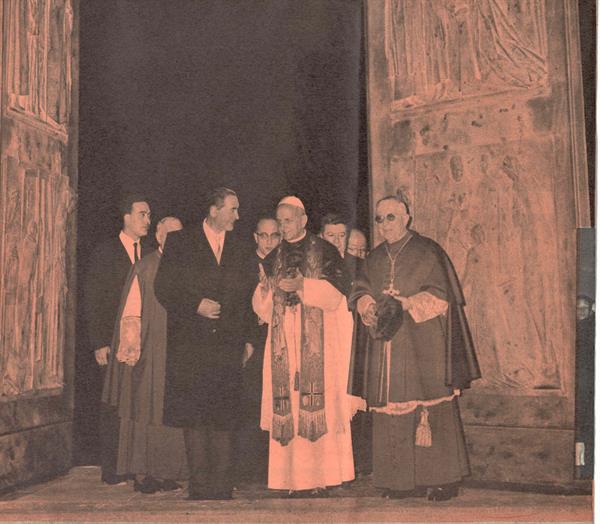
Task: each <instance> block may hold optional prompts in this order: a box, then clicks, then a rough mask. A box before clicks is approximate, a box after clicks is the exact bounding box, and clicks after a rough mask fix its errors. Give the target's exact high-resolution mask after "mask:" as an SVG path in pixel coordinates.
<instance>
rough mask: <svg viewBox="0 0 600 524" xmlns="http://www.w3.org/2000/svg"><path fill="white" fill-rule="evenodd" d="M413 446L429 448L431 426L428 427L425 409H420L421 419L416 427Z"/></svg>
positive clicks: (427, 413)
mask: <svg viewBox="0 0 600 524" xmlns="http://www.w3.org/2000/svg"><path fill="white" fill-rule="evenodd" d="M415 445H417V446H420V447H422V448H430V447H431V426H429V411H427V408H425V407H424V408H422V409H421V418H420V420H419V425H418V426H417V434H416V437H415Z"/></svg>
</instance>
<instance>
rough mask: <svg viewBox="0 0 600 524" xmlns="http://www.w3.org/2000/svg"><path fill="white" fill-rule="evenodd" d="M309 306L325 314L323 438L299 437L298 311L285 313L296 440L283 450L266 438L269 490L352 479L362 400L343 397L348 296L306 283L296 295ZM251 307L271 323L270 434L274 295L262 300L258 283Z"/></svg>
mask: <svg viewBox="0 0 600 524" xmlns="http://www.w3.org/2000/svg"><path fill="white" fill-rule="evenodd" d="M298 295H299V296H300V299H301V300H302V302H303V303H304V304H305V305H307V306H312V307H318V308H320V309H322V310H323V332H324V349H323V353H324V360H325V362H324V381H325V418H326V421H327V433H325V434H324V435H323V436H321V437H320V438H319V439H318V440H317V441H316V442H311V441H310V440H308V439H306V438H303V437H299V436H298V412H299V396H300V394H299V392H298V391H295V390H294V374H295V371H296V362H298V361H299V360H300V340H301V339H300V336H301V316H302V315H301V312H300V306H297V307H296V312H295V313H294V310H293V308H290V307H286V309H285V319H284V326H285V337H286V342H287V347H288V358H289V365H290V372H289V376H290V392H291V404H292V415H293V418H294V433H295V436H294V438H293V439H292V440H291V441H290V442H289V443H288V444H287V445H286V446H282V445H281V444H280V443H279V442H278V441H276V440H273V439H272V438H271V439H269V480H268V487H269V488H271V489H286V490H293V491H297V490H305V489H314V488H318V487H326V486H337V485H339V484H341V483H342V482H347V481H350V480H353V479H354V461H353V458H352V438H351V434H350V420H351V418H352V416H353V414H354V413H355V411H356V409H358V408H359V407H362V404H363V401H362V399H358V398H356V397H352V396H350V395H348V394H347V386H348V370H349V366H350V352H351V346H352V328H353V320H352V314H351V313H350V312H349V311H348V306H347V303H346V297H345V296H344V295H343V294H342V293H340V292H339V291H338V290H337V289H336V288H335V287H334V286H333V285H331V284H330V283H329V282H327V281H326V280H318V279H311V278H305V279H304V291H301V292H299V293H298ZM252 305H253V307H254V311H255V312H256V314H257V315H258V316H259V317H260V318H261V319H262V320H263V321H264V322H267V323H268V324H269V333H268V336H267V341H266V346H265V356H264V366H263V392H262V407H261V420H260V426H261V428H262V429H263V430H265V431H269V432H271V423H272V417H273V393H272V383H271V325H270V322H271V314H272V311H273V296H272V292H271V291H270V290H269V291H268V293H266V294H264V295H263V292H262V290H261V286H260V284H259V285H258V287H257V288H256V290H255V292H254V296H253V298H252Z"/></svg>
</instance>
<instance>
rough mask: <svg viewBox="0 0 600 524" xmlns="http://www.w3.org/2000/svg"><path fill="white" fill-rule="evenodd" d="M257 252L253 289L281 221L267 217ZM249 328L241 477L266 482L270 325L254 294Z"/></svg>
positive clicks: (253, 262)
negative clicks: (265, 374)
mask: <svg viewBox="0 0 600 524" xmlns="http://www.w3.org/2000/svg"><path fill="white" fill-rule="evenodd" d="M254 241H255V242H256V251H255V252H254V253H252V254H251V255H250V259H249V261H248V262H249V263H248V270H247V272H248V278H251V279H252V285H251V287H250V288H249V289H251V291H252V292H254V290H255V289H256V286H257V285H258V281H259V271H260V264H262V262H263V261H264V259H265V257H267V256H268V254H269V253H270V252H271V251H273V249H275V248H276V247H277V246H278V245H279V243H280V242H281V233H280V232H279V227H278V226H277V220H275V219H274V218H273V217H269V216H263V217H261V218H260V219H259V220H258V222H257V223H256V230H255V231H254ZM247 303H248V311H247V316H248V318H247V322H246V325H247V329H248V340H249V341H250V344H248V345H246V347H245V350H244V356H243V359H242V367H243V369H242V399H241V401H240V428H239V431H238V438H237V447H238V449H237V456H238V460H237V480H238V482H239V481H241V482H243V481H245V480H247V481H255V482H260V483H264V484H266V481H267V465H268V454H269V434H268V433H267V432H266V431H263V430H261V429H260V404H261V397H262V371H263V357H264V352H265V341H266V340H267V331H268V328H269V326H268V325H267V324H266V323H265V322H263V321H262V320H261V319H260V318H259V317H258V315H257V314H256V313H255V312H254V311H253V310H252V306H251V303H252V295H250V296H249V297H248V299H247Z"/></svg>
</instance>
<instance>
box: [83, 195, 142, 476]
mask: <svg viewBox="0 0 600 524" xmlns="http://www.w3.org/2000/svg"><path fill="white" fill-rule="evenodd" d="M120 212H121V216H122V217H123V229H122V230H121V232H120V233H119V235H118V236H116V237H113V238H110V239H108V240H105V241H104V242H101V243H100V244H98V246H97V247H96V248H95V249H94V251H93V253H92V256H91V259H90V260H91V261H90V265H89V268H88V272H87V276H86V280H85V290H84V308H85V316H86V320H87V328H88V336H89V340H90V349H91V350H92V351H93V352H94V357H95V360H96V362H97V363H98V365H99V366H100V367H101V368H102V369H103V370H104V369H105V366H106V364H107V363H108V354H109V353H110V352H111V350H112V348H111V347H110V343H111V339H112V336H113V330H114V326H115V317H116V315H117V310H118V308H119V301H120V299H121V292H122V290H123V285H124V284H125V280H126V278H127V275H128V273H129V270H130V269H131V266H132V265H133V264H134V263H135V262H136V261H137V260H139V259H140V258H141V257H143V256H144V254H145V253H146V249H145V248H144V246H143V245H142V243H141V239H142V238H143V237H145V236H146V235H147V234H148V229H149V227H150V206H149V205H148V199H147V198H145V197H144V196H142V195H135V194H132V195H127V196H126V197H125V198H124V199H123V200H122V202H121V206H120ZM102 382H103V381H100V388H99V390H98V391H97V392H94V393H95V394H96V393H97V398H98V406H99V408H98V411H99V413H100V417H99V420H100V424H99V433H100V464H101V466H102V480H103V482H106V483H108V484H117V483H119V482H121V481H123V480H125V479H123V478H119V477H118V476H117V475H116V460H117V445H118V436H119V421H118V417H117V415H116V413H114V409H112V408H109V407H108V406H106V405H104V404H102V405H101V404H100V395H101V391H102Z"/></svg>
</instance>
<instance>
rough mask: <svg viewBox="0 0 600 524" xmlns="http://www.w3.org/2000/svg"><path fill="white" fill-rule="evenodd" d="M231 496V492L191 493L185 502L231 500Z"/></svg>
mask: <svg viewBox="0 0 600 524" xmlns="http://www.w3.org/2000/svg"><path fill="white" fill-rule="evenodd" d="M231 499H233V494H232V492H231V491H217V492H214V491H212V492H209V491H192V492H190V494H189V495H188V496H187V498H186V500H231Z"/></svg>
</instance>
